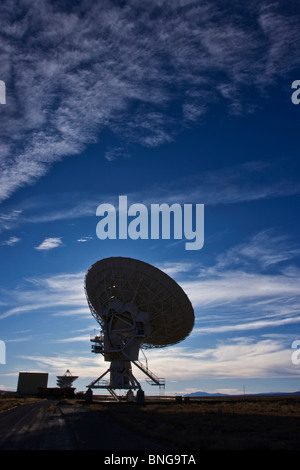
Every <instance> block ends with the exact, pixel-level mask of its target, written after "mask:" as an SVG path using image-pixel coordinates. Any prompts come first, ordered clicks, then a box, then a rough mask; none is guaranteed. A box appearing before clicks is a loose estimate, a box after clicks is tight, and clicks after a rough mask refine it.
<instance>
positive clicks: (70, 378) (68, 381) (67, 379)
mask: <svg viewBox="0 0 300 470" xmlns="http://www.w3.org/2000/svg"><path fill="white" fill-rule="evenodd" d="M56 379H57V380H56V385H57V386H58V387H59V388H71V387H72V385H73V382H74V381H75V380H76V379H78V375H77V376H75V375H72V374H71V372H70V371H69V369H68V370H67V371H66V372H65V373H64V375H58V376H57V377H56Z"/></svg>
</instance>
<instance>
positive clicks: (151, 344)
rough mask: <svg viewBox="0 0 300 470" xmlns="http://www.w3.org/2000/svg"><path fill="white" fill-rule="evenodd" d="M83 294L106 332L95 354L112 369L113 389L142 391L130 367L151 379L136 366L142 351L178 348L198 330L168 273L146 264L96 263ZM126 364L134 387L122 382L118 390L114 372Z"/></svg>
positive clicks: (119, 259) (117, 260)
mask: <svg viewBox="0 0 300 470" xmlns="http://www.w3.org/2000/svg"><path fill="white" fill-rule="evenodd" d="M85 292H86V296H87V301H88V304H89V306H90V309H91V313H92V315H93V316H94V318H95V319H96V320H97V322H98V323H99V324H100V326H101V328H102V332H103V335H101V336H98V337H97V339H96V338H94V339H93V341H94V343H96V345H95V346H94V348H93V351H94V352H101V353H102V354H103V355H104V358H105V360H106V361H111V363H112V364H111V368H110V369H109V370H110V372H111V381H110V388H111V389H113V388H140V385H139V384H138V387H135V385H133V383H134V381H135V382H137V381H136V379H135V378H134V377H133V376H132V373H131V367H130V361H132V362H134V364H136V365H137V366H138V367H140V368H141V369H142V370H143V371H144V372H145V373H146V374H147V375H148V376H149V377H150V375H149V373H147V372H146V371H145V370H144V368H143V367H142V366H141V364H140V363H139V362H138V352H139V349H140V347H143V348H163V347H166V346H169V345H174V344H177V343H178V342H180V341H183V340H184V339H185V338H186V337H187V336H188V335H189V334H190V332H191V331H192V329H193V326H194V310H193V307H192V305H191V302H190V300H189V299H188V297H187V295H186V294H185V292H184V291H183V289H182V288H181V287H180V286H179V285H178V284H177V283H176V282H175V281H174V280H173V279H172V278H171V277H170V276H168V275H167V274H166V273H164V272H163V271H161V270H160V269H158V268H156V267H154V266H152V265H150V264H148V263H145V262H143V261H139V260H135V259H132V258H123V257H112V258H106V259H102V260H100V261H97V262H96V263H95V264H93V265H92V266H91V267H90V269H89V270H88V271H87V273H86V277H85ZM125 362H127V363H128V362H129V365H128V364H127V366H126V367H127V373H128V372H129V376H130V378H131V379H132V380H133V382H132V383H131V385H130V383H128V384H127V381H125V382H126V383H124V381H123V382H122V380H120V381H119V382H120V386H117V383H116V380H114V379H112V375H114V374H112V372H113V371H115V365H116V364H118V367H119V369H120V367H121V363H122V365H123V366H124V364H125ZM147 371H148V369H147ZM148 372H149V371H148ZM153 377H154V376H153V374H152V375H151V377H150V378H151V380H152V381H153V380H154V378H153ZM100 378H102V376H101V377H100ZM100 378H99V379H100ZM99 379H97V381H98V380H99ZM157 380H159V379H157ZM129 382H130V380H129ZM126 384H127V385H126ZM157 384H158V383H157ZM92 385H95V382H93V384H91V386H92ZM122 385H125V387H123V386H122ZM107 388H108V387H107Z"/></svg>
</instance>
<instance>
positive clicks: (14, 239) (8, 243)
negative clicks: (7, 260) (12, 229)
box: [1, 237, 21, 246]
mask: <svg viewBox="0 0 300 470" xmlns="http://www.w3.org/2000/svg"><path fill="white" fill-rule="evenodd" d="M20 240H21V239H20V238H18V237H10V238H9V239H8V240H4V241H3V242H2V243H1V245H6V246H14V245H15V244H16V243H18V242H19V241H20Z"/></svg>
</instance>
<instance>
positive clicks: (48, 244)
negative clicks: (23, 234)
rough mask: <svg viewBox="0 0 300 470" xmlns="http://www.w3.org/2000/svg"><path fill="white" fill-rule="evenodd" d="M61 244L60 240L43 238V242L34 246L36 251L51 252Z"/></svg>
mask: <svg viewBox="0 0 300 470" xmlns="http://www.w3.org/2000/svg"><path fill="white" fill-rule="evenodd" d="M61 244H62V241H61V238H45V240H44V241H43V242H42V243H41V244H40V245H39V246H36V247H35V249H36V250H46V251H47V250H53V248H57V247H58V246H60V245H61Z"/></svg>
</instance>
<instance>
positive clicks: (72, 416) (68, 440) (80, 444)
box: [0, 401, 163, 450]
mask: <svg viewBox="0 0 300 470" xmlns="http://www.w3.org/2000/svg"><path fill="white" fill-rule="evenodd" d="M5 449H7V450H76V449H79V450H81V449H83V450H88V449H89V450H162V449H163V447H161V446H160V444H159V443H158V442H155V441H152V440H150V439H148V438H147V437H144V436H141V435H139V434H137V433H134V432H133V431H131V430H129V429H127V428H126V427H124V426H122V425H121V424H120V423H118V422H117V421H115V420H114V419H113V418H112V417H111V416H109V415H108V414H107V413H105V412H100V411H90V410H89V409H85V408H76V407H72V406H70V405H64V404H61V403H59V402H54V401H43V402H39V403H34V404H28V405H22V406H19V407H16V408H14V409H12V410H8V411H5V412H3V413H0V450H5Z"/></svg>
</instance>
